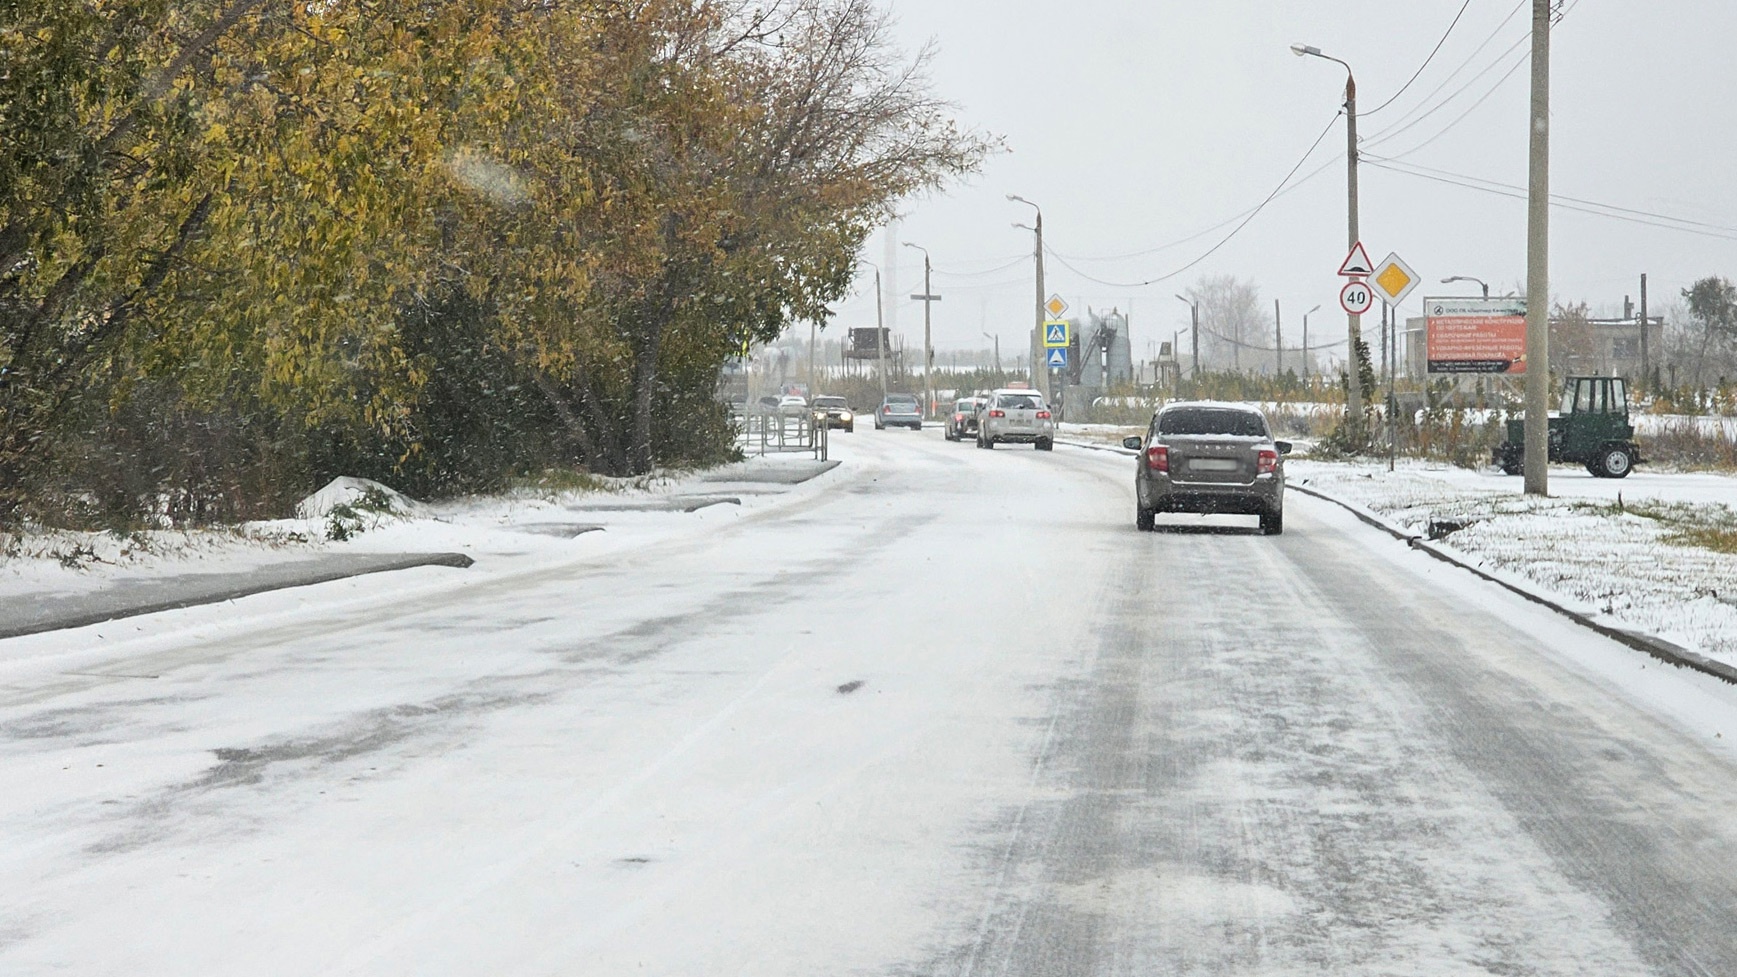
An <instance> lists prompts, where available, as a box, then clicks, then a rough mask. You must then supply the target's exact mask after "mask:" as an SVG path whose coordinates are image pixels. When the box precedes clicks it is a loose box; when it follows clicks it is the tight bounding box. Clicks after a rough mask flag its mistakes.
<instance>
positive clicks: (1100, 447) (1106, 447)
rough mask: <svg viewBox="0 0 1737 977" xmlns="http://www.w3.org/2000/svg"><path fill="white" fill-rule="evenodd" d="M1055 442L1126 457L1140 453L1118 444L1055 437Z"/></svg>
mask: <svg viewBox="0 0 1737 977" xmlns="http://www.w3.org/2000/svg"><path fill="white" fill-rule="evenodd" d="M1055 443H1056V444H1065V445H1067V446H1068V447H1070V448H1085V449H1087V450H1088V451H1108V452H1110V453H1111V454H1116V455H1122V456H1123V457H1126V458H1134V457H1137V456H1138V455H1139V454H1140V453H1139V452H1138V451H1129V450H1128V449H1127V448H1124V447H1121V446H1120V445H1110V444H1091V443H1090V442H1086V441H1063V440H1062V439H1061V438H1056V439H1055Z"/></svg>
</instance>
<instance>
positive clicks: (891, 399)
mask: <svg viewBox="0 0 1737 977" xmlns="http://www.w3.org/2000/svg"><path fill="white" fill-rule="evenodd" d="M916 402H917V398H915V397H913V396H911V395H910V394H887V403H889V404H915V403H916Z"/></svg>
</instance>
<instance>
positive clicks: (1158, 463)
mask: <svg viewBox="0 0 1737 977" xmlns="http://www.w3.org/2000/svg"><path fill="white" fill-rule="evenodd" d="M1146 467H1147V468H1150V469H1152V470H1153V471H1155V472H1163V473H1164V474H1166V475H1168V474H1170V449H1169V448H1168V447H1166V446H1164V445H1162V444H1155V445H1153V446H1152V447H1150V448H1147V449H1146Z"/></svg>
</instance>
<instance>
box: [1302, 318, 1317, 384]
mask: <svg viewBox="0 0 1737 977" xmlns="http://www.w3.org/2000/svg"><path fill="white" fill-rule="evenodd" d="M1319 311H1321V307H1320V306H1318V305H1317V306H1315V307H1314V308H1312V309H1310V310H1309V311H1307V312H1305V313H1303V382H1304V383H1307V382H1308V381H1309V317H1310V316H1312V315H1314V314H1315V313H1317V312H1319Z"/></svg>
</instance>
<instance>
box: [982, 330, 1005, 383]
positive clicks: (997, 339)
mask: <svg viewBox="0 0 1737 977" xmlns="http://www.w3.org/2000/svg"><path fill="white" fill-rule="evenodd" d="M983 338H984V339H987V340H989V341H990V342H993V343H994V344H995V372H996V373H1000V372H1001V337H1000V336H991V335H989V334H988V333H984V334H983Z"/></svg>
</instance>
